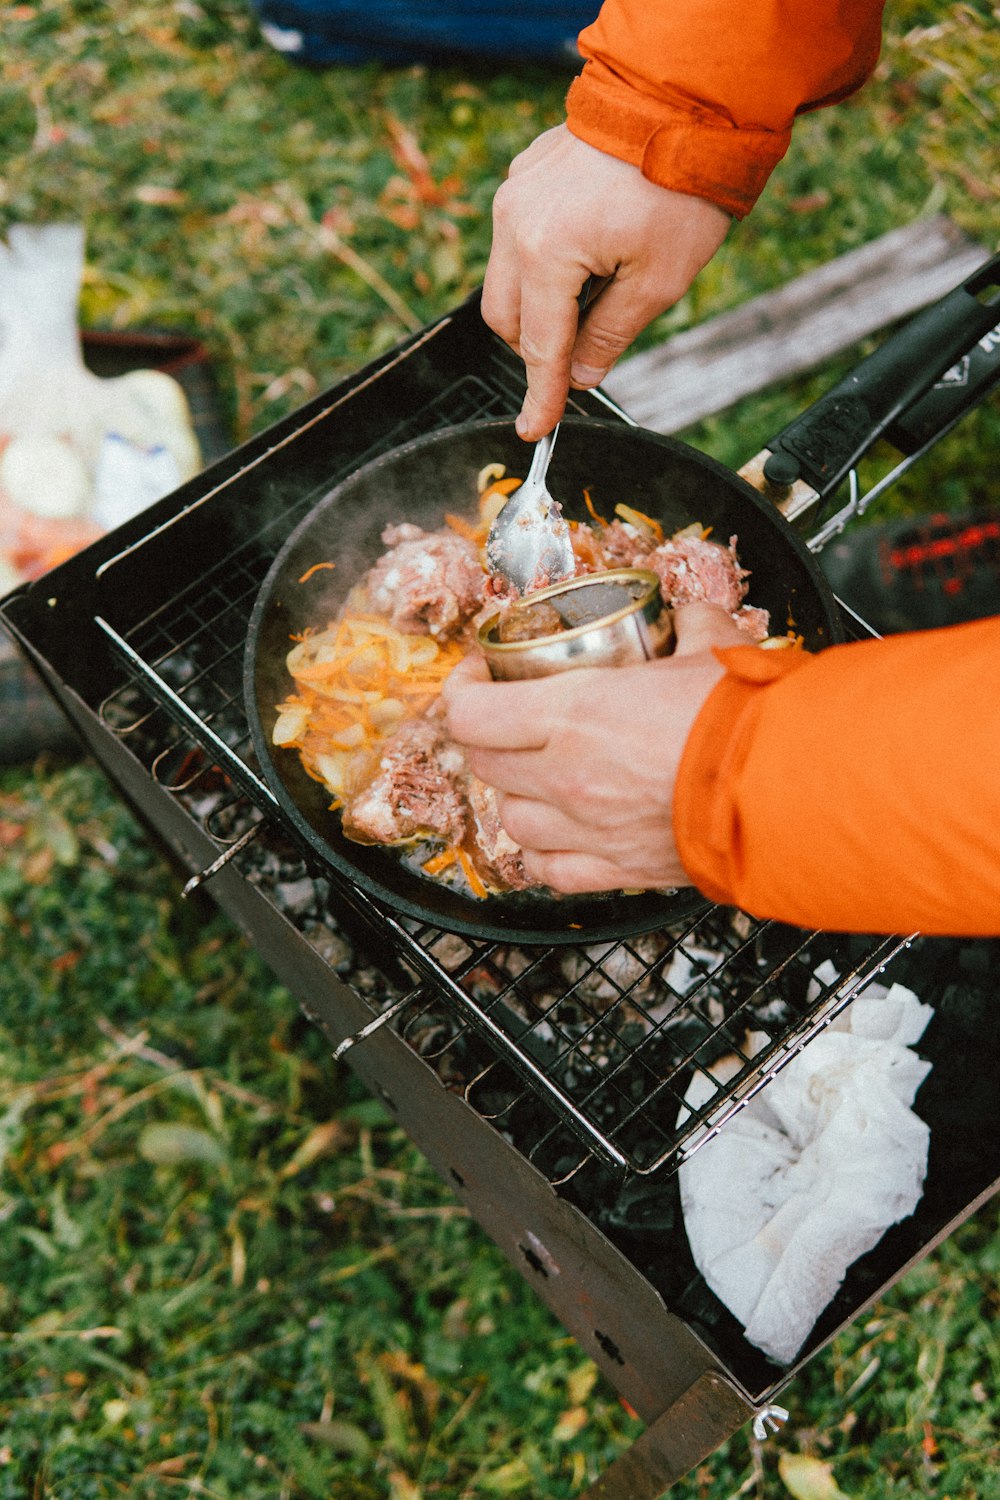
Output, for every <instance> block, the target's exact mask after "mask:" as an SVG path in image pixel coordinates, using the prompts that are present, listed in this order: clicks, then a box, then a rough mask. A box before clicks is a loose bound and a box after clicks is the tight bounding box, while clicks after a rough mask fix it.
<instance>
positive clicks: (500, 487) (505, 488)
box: [479, 478, 524, 505]
mask: <svg viewBox="0 0 1000 1500" xmlns="http://www.w3.org/2000/svg"><path fill="white" fill-rule="evenodd" d="M523 483H524V480H523V479H514V478H508V479H494V481H493V483H492V484H488V485H487V486H486V488H485V489H484V490H483V493H482V494H481V495H480V497H479V503H480V505H481V504H482V503H483V501H484V500H485V499H486V496H487V495H512V494H513V493H514V491H515V490H519V489H520V488H521V485H522V484H523Z"/></svg>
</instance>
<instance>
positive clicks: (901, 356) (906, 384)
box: [764, 255, 1000, 498]
mask: <svg viewBox="0 0 1000 1500" xmlns="http://www.w3.org/2000/svg"><path fill="white" fill-rule="evenodd" d="M998 320H1000V255H995V256H993V258H992V259H991V260H988V261H986V262H985V264H984V265H982V266H980V267H979V269H978V270H977V271H974V272H973V273H972V275H971V276H969V277H967V278H966V280H965V281H964V282H962V284H961V286H958V287H956V288H955V290H954V291H952V292H948V293H947V295H946V296H944V297H942V298H941V299H940V301H938V302H935V303H933V304H932V305H931V306H930V307H927V308H925V309H924V311H923V312H921V313H918V314H917V316H916V317H915V318H912V319H911V320H910V321H909V322H908V323H906V324H904V326H903V327H902V328H900V329H898V330H897V332H896V333H894V334H892V335H891V336H890V337H889V338H888V339H886V341H885V343H884V344H882V345H881V346H880V347H879V348H878V349H876V350H875V353H874V354H870V355H869V356H868V358H867V359H864V360H862V362H861V363H860V364H859V365H858V366H857V367H856V368H855V369H854V370H853V371H852V372H851V374H850V375H847V376H845V377H844V379H843V380H841V381H840V382H838V384H837V385H835V386H834V387H833V388H832V390H830V391H828V392H827V393H826V395H825V396H821V397H820V399H819V401H817V402H816V403H815V404H814V405H813V406H810V407H809V409H808V410H807V411H804V412H803V413H802V414H801V416H798V417H796V418H795V420H794V421H793V422H791V423H790V424H789V425H788V426H787V427H785V428H784V429H783V430H782V431H781V432H780V433H779V434H778V435H777V437H775V438H773V439H772V440H771V442H770V443H768V444H767V446H768V447H769V448H770V449H771V457H770V458H769V459H768V460H767V463H766V464H765V465H764V474H765V477H766V478H767V479H769V480H771V481H772V483H774V484H778V485H788V484H791V483H792V482H793V481H794V480H796V479H804V480H805V481H806V482H807V483H808V484H810V485H811V486H812V488H813V489H814V490H816V491H817V493H818V494H819V495H820V497H821V498H825V497H826V496H828V495H830V494H832V493H833V491H834V490H835V489H836V488H837V486H838V485H839V483H840V482H841V480H842V479H843V478H844V476H845V475H846V474H847V473H848V472H849V470H850V469H852V468H853V467H854V465H855V464H856V463H857V461H858V459H859V458H861V456H862V454H864V453H866V452H867V450H868V449H869V448H870V447H871V446H872V445H873V444H874V443H875V442H876V440H877V439H878V438H880V437H881V436H882V435H883V433H885V432H886V431H887V429H888V428H890V427H891V426H892V425H893V423H895V422H897V421H898V420H899V418H900V417H902V415H903V414H904V413H905V412H906V411H907V410H908V409H909V408H910V407H912V406H914V405H915V404H916V403H917V402H918V401H920V399H921V398H922V397H923V396H925V395H926V394H927V392H928V391H929V390H931V389H932V387H934V385H935V384H936V383H937V382H938V381H939V380H940V378H941V376H942V375H944V374H945V372H946V371H949V370H950V369H951V368H952V367H953V366H954V365H955V364H956V363H957V362H958V361H960V360H962V359H963V357H964V356H965V355H966V354H967V353H968V352H969V350H970V349H971V348H973V347H974V346H975V345H976V343H977V341H978V340H980V339H983V338H985V337H986V336H987V335H988V334H990V333H991V332H992V331H993V330H995V329H996V327H997V323H998ZM956 400H960V398H956ZM966 404H967V403H966ZM938 413H939V416H938V420H940V423H941V426H940V431H944V429H945V427H947V426H948V425H949V422H950V419H951V417H950V410H949V403H948V401H947V399H945V400H942V401H941V402H940V403H939V406H938Z"/></svg>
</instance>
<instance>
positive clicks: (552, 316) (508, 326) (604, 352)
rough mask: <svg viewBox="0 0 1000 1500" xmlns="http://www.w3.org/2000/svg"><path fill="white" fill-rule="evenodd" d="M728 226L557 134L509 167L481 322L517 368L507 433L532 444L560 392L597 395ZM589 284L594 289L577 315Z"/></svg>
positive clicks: (499, 199)
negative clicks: (515, 403) (514, 409)
mask: <svg viewBox="0 0 1000 1500" xmlns="http://www.w3.org/2000/svg"><path fill="white" fill-rule="evenodd" d="M729 224H730V218H729V215H728V214H727V213H726V212H725V210H724V209H721V208H719V207H717V206H716V204H714V203H710V202H708V201H707V199H704V198H693V197H690V196H688V195H687V194H684V193H675V192H672V191H671V190H670V189H669V188H663V187H658V186H657V185H656V184H655V183H653V182H650V181H649V180H648V179H647V178H645V177H643V175H642V173H641V171H640V170H639V168H638V167H633V166H631V165H630V164H629V163H628V162H624V161H619V160H618V158H617V157H614V156H609V155H607V154H606V153H605V152H603V151H598V150H596V149H595V148H594V147H593V146H588V145H587V144H586V142H584V141H581V140H579V139H578V138H577V137H576V136H574V135H573V134H571V132H570V131H569V129H568V128H567V127H566V126H565V125H559V126H557V127H556V128H555V129H554V130H549V131H546V132H545V134H544V135H540V136H539V137H538V138H537V140H535V141H533V142H532V143H531V145H530V146H529V147H528V148H527V150H526V151H522V152H521V154H520V156H517V157H515V159H514V161H513V162H512V163H511V166H510V173H509V175H508V177H507V180H506V182H504V183H503V185H502V186H501V187H500V188H499V190H498V191H497V194H496V197H495V199H494V203H493V248H492V250H491V252H490V260H489V265H488V266H487V269H486V278H485V281H484V285H483V303H482V307H483V317H484V318H485V320H486V322H487V323H488V324H489V326H490V327H491V328H492V329H493V330H494V332H495V333H498V334H499V335H500V337H501V338H502V339H504V340H505V341H506V342H507V343H508V344H509V345H510V346H511V348H512V349H513V350H514V351H515V352H516V353H518V354H519V355H520V356H521V358H522V359H523V360H524V364H525V369H526V371H527V376H528V393H527V396H526V397H525V401H524V407H523V409H522V412H521V415H520V416H519V418H518V421H517V430H518V432H519V434H520V436H521V437H522V438H524V439H525V440H526V441H529V442H534V441H536V440H537V439H538V438H540V437H543V436H544V434H545V433H546V432H550V431H551V430H552V428H553V427H554V426H555V424H556V423H557V422H558V421H559V418H560V417H561V416H562V413H563V410H564V409H565V405H566V397H567V395H568V393H569V390H570V387H571V386H573V387H575V388H576V389H578V390H585V389H589V388H590V387H592V386H595V385H598V384H599V383H600V381H601V380H603V379H604V377H605V376H606V375H607V373H608V371H609V370H610V369H611V367H612V365H613V364H614V363H615V361H616V360H617V359H618V357H619V356H620V355H621V354H622V353H623V352H624V350H625V349H627V348H628V346H629V344H630V343H631V342H632V340H633V339H634V338H635V337H636V335H637V334H638V333H640V332H641V331H642V329H643V328H645V327H646V325H647V324H648V323H650V322H652V320H653V318H655V317H657V316H658V315H659V314H660V313H662V312H664V311H665V310H666V309H667V308H668V307H672V306H673V304H674V303H675V302H677V301H678V300H679V299H680V298H681V297H682V296H683V295H684V293H685V292H686V291H687V289H688V287H689V286H690V284H691V282H692V281H693V280H694V278H695V276H696V275H697V274H698V272H699V271H700V270H701V268H702V266H704V265H705V264H706V263H707V262H708V261H709V260H711V258H712V256H713V255H714V254H715V252H716V250H718V248H719V246H720V245H721V244H722V241H723V240H724V239H725V236H726V232H727V230H728V228H729ZM588 277H592V278H594V279H595V280H598V281H601V282H604V283H605V285H603V286H602V287H601V289H600V291H599V292H598V294H597V296H596V298H595V299H594V300H593V301H592V302H591V304H590V305H589V306H588V308H587V310H586V312H585V313H584V314H583V316H582V317H581V316H580V311H579V307H578V302H577V299H578V297H579V295H580V292H581V290H582V288H583V286H584V284H585V282H586V281H587V278H588Z"/></svg>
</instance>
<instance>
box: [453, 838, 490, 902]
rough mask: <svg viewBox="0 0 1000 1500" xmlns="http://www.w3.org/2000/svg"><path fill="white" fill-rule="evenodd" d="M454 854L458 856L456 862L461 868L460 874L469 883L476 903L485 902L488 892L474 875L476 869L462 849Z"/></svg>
mask: <svg viewBox="0 0 1000 1500" xmlns="http://www.w3.org/2000/svg"><path fill="white" fill-rule="evenodd" d="M456 853H457V854H458V862H459V864H460V865H461V866H462V874H463V875H464V876H465V878H466V880H467V881H468V882H469V885H470V887H471V890H472V894H473V895H474V896H475V898H476V900H477V901H485V900H486V897H487V896H488V895H489V891H488V890H487V889H486V887H485V886H484V885H483V882H482V881H481V880H480V878H479V876H478V875H477V874H476V867H475V865H474V864H473V863H472V860H471V859H470V858H469V856H468V855H467V854H466V852H465V850H464V849H458V850H456Z"/></svg>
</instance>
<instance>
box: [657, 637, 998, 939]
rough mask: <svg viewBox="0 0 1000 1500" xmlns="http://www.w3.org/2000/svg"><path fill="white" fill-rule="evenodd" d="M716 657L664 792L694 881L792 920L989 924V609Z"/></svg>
mask: <svg viewBox="0 0 1000 1500" xmlns="http://www.w3.org/2000/svg"><path fill="white" fill-rule="evenodd" d="M719 656H720V660H722V661H723V662H724V664H725V666H726V669H727V670H726V676H725V677H724V678H723V679H722V680H721V681H720V682H719V683H718V684H717V686H716V687H715V689H714V690H713V692H712V693H711V694H710V696H709V698H708V699H707V701H706V703H705V705H704V707H703V708H702V711H701V713H700V714H699V716H698V718H697V719H696V720H695V724H694V727H693V729H692V731H691V734H690V735H689V737H688V743H687V745H686V747H685V751H684V756H683V758H682V761H681V766H680V771H679V774H678V778H677V785H676V789H675V794H674V828H675V834H676V838H677V846H678V849H679V851H680V855H681V859H682V861H683V862H684V867H685V869H686V870H687V872H688V874H689V875H690V876H691V878H692V880H693V882H694V884H695V885H697V886H698V887H699V889H701V890H702V891H704V892H705V894H706V895H708V896H710V897H711V898H712V899H713V900H715V901H718V902H721V903H723V904H725V905H732V906H739V907H742V908H743V909H744V910H746V911H748V912H751V913H753V914H754V915H755V916H761V917H774V918H776V919H778V920H780V921H784V922H790V923H792V924H794V925H795V926H800V927H820V928H826V929H828V930H831V931H844V932H885V933H894V932H903V933H906V932H912V931H922V932H926V933H935V934H941V935H954V936H998V935H1000V617H997V618H992V619H988V620H981V621H976V622H973V623H971V624H967V625H955V626H951V627H950V628H948V629H946V630H929V631H924V632H920V633H915V634H911V635H899V636H892V637H889V638H888V639H886V640H883V641H866V642H864V643H859V644H855V645H849V646H832V647H830V648H829V649H828V650H826V651H823V652H821V653H819V655H817V656H810V655H808V654H807V653H804V652H802V653H800V652H797V651H796V652H792V651H783V652H779V653H776V654H771V653H768V652H766V651H760V650H759V648H756V647H752V646H751V647H738V648H736V649H735V650H732V651H727V652H720V653H719Z"/></svg>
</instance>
